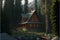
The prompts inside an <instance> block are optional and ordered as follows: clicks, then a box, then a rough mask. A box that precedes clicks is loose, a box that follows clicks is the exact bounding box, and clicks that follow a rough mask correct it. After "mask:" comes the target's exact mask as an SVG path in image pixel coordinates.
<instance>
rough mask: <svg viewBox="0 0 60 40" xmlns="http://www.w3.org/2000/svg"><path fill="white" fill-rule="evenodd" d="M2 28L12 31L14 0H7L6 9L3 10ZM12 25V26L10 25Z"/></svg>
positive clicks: (5, 30) (4, 30)
mask: <svg viewBox="0 0 60 40" xmlns="http://www.w3.org/2000/svg"><path fill="white" fill-rule="evenodd" d="M2 12H3V13H2V30H3V32H7V33H10V29H11V27H12V24H13V23H12V22H13V21H12V20H13V15H12V14H13V0H5V6H4V10H3V11H2ZM10 25H11V26H10Z"/></svg>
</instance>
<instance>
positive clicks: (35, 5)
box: [35, 0, 37, 11]
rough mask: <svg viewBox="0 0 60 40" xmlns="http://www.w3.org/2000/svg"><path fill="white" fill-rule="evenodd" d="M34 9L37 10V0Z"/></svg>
mask: <svg viewBox="0 0 60 40" xmlns="http://www.w3.org/2000/svg"><path fill="white" fill-rule="evenodd" d="M35 10H36V11H37V0H35Z"/></svg>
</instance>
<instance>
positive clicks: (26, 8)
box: [24, 0, 28, 13]
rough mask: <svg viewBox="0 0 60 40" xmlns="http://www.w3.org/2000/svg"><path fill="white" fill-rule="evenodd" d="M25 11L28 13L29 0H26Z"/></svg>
mask: <svg viewBox="0 0 60 40" xmlns="http://www.w3.org/2000/svg"><path fill="white" fill-rule="evenodd" d="M24 11H25V13H28V0H25V5H24Z"/></svg>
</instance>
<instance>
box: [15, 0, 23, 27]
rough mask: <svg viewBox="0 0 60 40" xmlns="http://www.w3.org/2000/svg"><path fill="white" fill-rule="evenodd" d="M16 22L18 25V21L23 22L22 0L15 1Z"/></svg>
mask: <svg viewBox="0 0 60 40" xmlns="http://www.w3.org/2000/svg"><path fill="white" fill-rule="evenodd" d="M14 13H15V24H16V26H18V23H20V22H21V13H22V5H21V0H16V1H15V12H14Z"/></svg>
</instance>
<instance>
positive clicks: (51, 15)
mask: <svg viewBox="0 0 60 40" xmlns="http://www.w3.org/2000/svg"><path fill="white" fill-rule="evenodd" d="M55 2H56V0H52V5H51V14H50V19H51V24H52V33H53V34H55V35H58V33H57V28H56V27H58V25H57V24H56V21H57V20H56V17H57V16H56V13H55V11H56V10H55V9H56V6H55Z"/></svg>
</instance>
